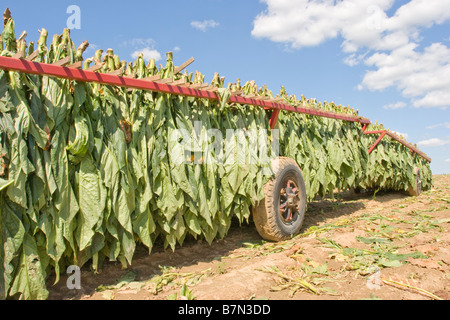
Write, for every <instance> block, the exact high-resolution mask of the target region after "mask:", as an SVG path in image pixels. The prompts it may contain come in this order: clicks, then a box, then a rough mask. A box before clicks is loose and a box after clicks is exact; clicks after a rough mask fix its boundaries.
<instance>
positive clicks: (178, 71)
mask: <svg viewBox="0 0 450 320" xmlns="http://www.w3.org/2000/svg"><path fill="white" fill-rule="evenodd" d="M194 61H195V59H194V58H190V59H189V60H188V61H186V62H185V63H183V64H182V65H181V66H179V67H175V70H174V71H173V74H177V73H180V72H181V71H183V70H184V69H186V68H187V67H188V66H189V65H190V64H192V63H193V62H194Z"/></svg>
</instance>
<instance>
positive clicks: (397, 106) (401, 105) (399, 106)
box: [383, 101, 406, 110]
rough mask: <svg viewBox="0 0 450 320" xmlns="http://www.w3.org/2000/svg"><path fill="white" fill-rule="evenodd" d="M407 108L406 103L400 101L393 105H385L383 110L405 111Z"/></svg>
mask: <svg viewBox="0 0 450 320" xmlns="http://www.w3.org/2000/svg"><path fill="white" fill-rule="evenodd" d="M405 107H406V103H404V102H402V101H400V102H397V103H392V104H388V105H385V106H384V107H383V108H384V109H386V110H397V109H403V108H405Z"/></svg>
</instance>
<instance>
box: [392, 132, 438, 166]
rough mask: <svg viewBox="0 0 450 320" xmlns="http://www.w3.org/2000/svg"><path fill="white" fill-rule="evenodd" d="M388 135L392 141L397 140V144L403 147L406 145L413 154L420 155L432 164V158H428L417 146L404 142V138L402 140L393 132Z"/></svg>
mask: <svg viewBox="0 0 450 320" xmlns="http://www.w3.org/2000/svg"><path fill="white" fill-rule="evenodd" d="M387 135H388V136H390V137H391V138H392V139H394V140H396V141H397V142H399V143H401V144H402V145H404V146H405V147H407V148H409V149H410V150H411V151H412V152H413V153H417V154H418V155H420V156H421V157H422V158H424V159H425V160H427V161H428V162H430V163H431V158H430V157H428V156H427V155H426V154H425V153H423V152H422V151H420V150H419V149H417V148H416V147H415V146H413V145H412V144H410V143H408V142H406V141H405V140H403V139H402V138H400V137H399V136H397V135H396V134H394V133H393V132H390V131H388V132H387Z"/></svg>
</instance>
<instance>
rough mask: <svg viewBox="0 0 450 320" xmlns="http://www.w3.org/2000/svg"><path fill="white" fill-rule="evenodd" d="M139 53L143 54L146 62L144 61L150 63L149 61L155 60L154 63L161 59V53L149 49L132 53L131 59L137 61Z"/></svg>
mask: <svg viewBox="0 0 450 320" xmlns="http://www.w3.org/2000/svg"><path fill="white" fill-rule="evenodd" d="M140 53H142V54H143V57H144V60H146V61H150V60H151V59H155V61H159V60H161V59H162V56H161V53H159V51H157V50H155V49H152V48H149V47H147V48H143V49H139V50H136V51H134V52H133V53H132V54H131V57H132V58H133V59H137V58H138V57H139V54H140Z"/></svg>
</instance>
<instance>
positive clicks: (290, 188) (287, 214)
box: [279, 179, 300, 224]
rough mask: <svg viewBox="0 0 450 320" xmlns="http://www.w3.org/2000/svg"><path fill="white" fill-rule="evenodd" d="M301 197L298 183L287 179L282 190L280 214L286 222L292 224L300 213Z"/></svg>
mask: <svg viewBox="0 0 450 320" xmlns="http://www.w3.org/2000/svg"><path fill="white" fill-rule="evenodd" d="M299 207H300V197H299V189H298V186H297V184H296V183H295V182H294V181H293V180H291V179H287V180H286V182H285V183H283V187H282V188H281V191H280V207H279V208H280V209H279V214H280V217H281V221H282V222H283V223H284V224H291V223H292V222H293V221H295V220H296V219H297V217H298V215H299Z"/></svg>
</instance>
